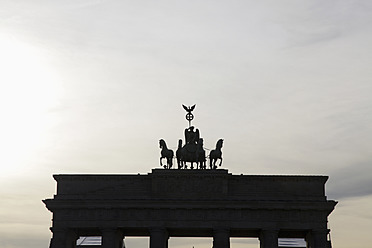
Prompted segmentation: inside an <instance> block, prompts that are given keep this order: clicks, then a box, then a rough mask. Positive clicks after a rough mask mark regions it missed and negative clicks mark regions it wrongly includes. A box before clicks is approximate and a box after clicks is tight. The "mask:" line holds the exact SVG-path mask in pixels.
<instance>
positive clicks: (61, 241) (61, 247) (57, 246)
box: [49, 227, 78, 248]
mask: <svg viewBox="0 0 372 248" xmlns="http://www.w3.org/2000/svg"><path fill="white" fill-rule="evenodd" d="M50 230H51V231H52V232H53V237H52V239H51V240H50V245H49V247H50V248H75V247H76V240H77V238H78V236H77V235H76V233H75V232H74V231H73V230H72V229H68V228H56V227H52V228H50Z"/></svg>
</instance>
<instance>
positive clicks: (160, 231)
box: [149, 227, 169, 248]
mask: <svg viewBox="0 0 372 248" xmlns="http://www.w3.org/2000/svg"><path fill="white" fill-rule="evenodd" d="M149 231H150V248H168V239H169V235H168V232H167V230H166V229H165V228H160V227H159V228H151V229H150V230H149Z"/></svg>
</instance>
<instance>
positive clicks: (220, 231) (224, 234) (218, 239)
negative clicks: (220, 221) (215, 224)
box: [213, 228, 230, 248]
mask: <svg viewBox="0 0 372 248" xmlns="http://www.w3.org/2000/svg"><path fill="white" fill-rule="evenodd" d="M213 248H230V230H229V229H227V228H216V229H214V230H213Z"/></svg>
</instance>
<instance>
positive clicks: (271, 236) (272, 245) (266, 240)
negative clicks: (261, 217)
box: [259, 229, 279, 248]
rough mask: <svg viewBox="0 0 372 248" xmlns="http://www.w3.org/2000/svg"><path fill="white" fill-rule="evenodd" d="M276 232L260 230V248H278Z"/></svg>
mask: <svg viewBox="0 0 372 248" xmlns="http://www.w3.org/2000/svg"><path fill="white" fill-rule="evenodd" d="M278 233H279V231H278V230H275V229H273V230H261V233H260V237H259V239H260V248H278Z"/></svg>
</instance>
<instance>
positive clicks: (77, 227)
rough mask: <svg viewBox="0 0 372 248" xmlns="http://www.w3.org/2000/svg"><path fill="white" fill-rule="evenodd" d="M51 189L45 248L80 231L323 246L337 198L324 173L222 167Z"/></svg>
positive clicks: (108, 241) (61, 179) (159, 240)
mask: <svg viewBox="0 0 372 248" xmlns="http://www.w3.org/2000/svg"><path fill="white" fill-rule="evenodd" d="M54 179H55V180H56V181H57V194H56V195H55V196H54V198H53V199H46V200H44V203H45V204H46V207H47V208H48V209H49V210H50V211H51V212H52V213H53V226H52V228H51V230H52V232H53V238H52V240H51V245H50V247H51V248H73V247H75V244H76V239H77V238H78V237H79V236H90V235H96V236H102V247H104V248H120V247H121V246H122V242H123V238H125V236H150V248H166V247H168V238H169V237H171V236H177V237H213V240H214V241H213V247H214V248H227V247H230V243H229V237H258V238H259V239H260V244H261V247H262V248H274V247H275V248H277V247H278V237H283V238H305V239H306V240H307V242H308V246H309V247H311V248H328V246H329V242H328V241H327V234H328V232H329V230H328V229H327V218H328V215H329V214H330V213H331V212H332V211H333V209H334V207H335V205H336V202H335V201H331V200H327V197H326V195H325V183H326V181H327V179H328V177H326V176H266V175H232V174H230V173H228V171H227V170H163V169H155V170H152V173H149V174H147V175H54Z"/></svg>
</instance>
